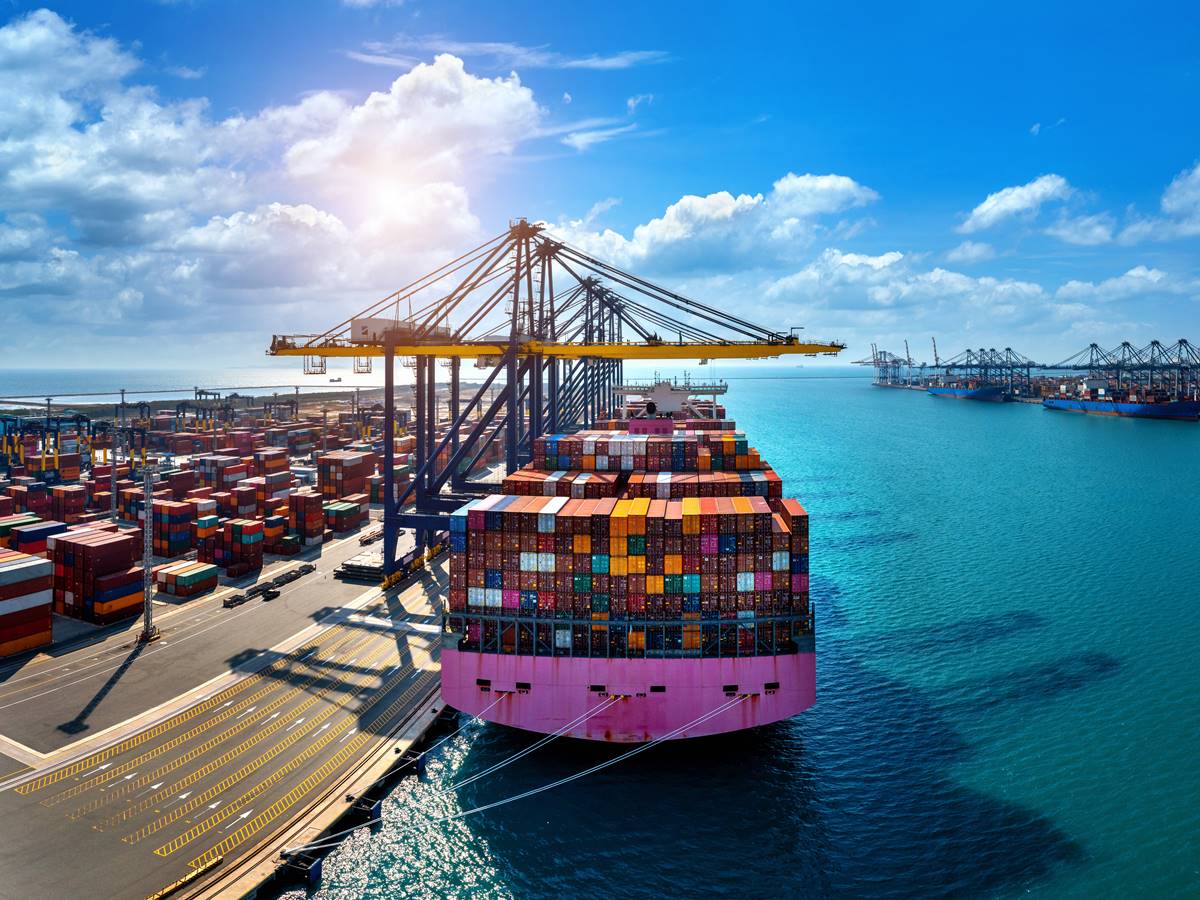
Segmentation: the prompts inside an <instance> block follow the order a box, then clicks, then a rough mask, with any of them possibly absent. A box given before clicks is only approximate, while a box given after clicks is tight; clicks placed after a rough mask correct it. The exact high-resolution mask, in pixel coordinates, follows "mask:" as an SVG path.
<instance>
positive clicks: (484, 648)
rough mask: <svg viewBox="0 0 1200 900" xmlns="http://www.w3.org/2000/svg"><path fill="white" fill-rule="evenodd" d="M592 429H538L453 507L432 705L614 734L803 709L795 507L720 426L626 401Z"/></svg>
mask: <svg viewBox="0 0 1200 900" xmlns="http://www.w3.org/2000/svg"><path fill="white" fill-rule="evenodd" d="M693 408H694V407H693ZM651 409H653V407H651ZM660 409H661V407H660ZM710 409H711V410H712V411H713V412H720V408H719V407H717V406H716V405H715V403H714V404H713V405H712V406H711V407H710ZM601 425H603V426H607V427H606V428H604V429H603V430H594V431H582V432H579V433H576V434H572V435H550V436H547V437H544V438H539V439H538V440H537V441H535V446H534V453H533V461H532V462H531V463H530V464H529V465H528V466H526V467H525V468H524V469H521V470H519V471H517V472H516V473H514V474H513V475H510V476H509V477H508V478H507V479H506V480H505V483H504V492H503V493H501V494H495V495H492V496H489V497H486V498H483V499H481V500H473V501H471V502H470V503H468V504H467V505H466V506H465V507H463V508H461V509H459V510H458V511H457V512H456V513H455V514H454V516H453V517H452V519H451V526H452V527H451V532H450V545H451V547H450V549H451V556H450V593H449V602H448V611H447V614H446V617H445V634H444V641H443V649H442V654H441V667H442V696H443V698H444V699H445V701H446V702H447V703H449V704H450V705H452V706H454V707H456V708H457V709H459V710H461V711H463V712H465V713H468V714H471V715H474V716H478V717H480V718H482V719H484V720H486V721H489V722H495V723H499V724H503V725H509V726H512V727H515V728H521V729H525V730H528V731H533V732H538V733H542V734H556V735H561V736H569V737H575V738H585V739H590V740H597V741H612V742H620V743H640V742H647V741H653V740H662V739H672V740H673V739H680V738H689V737H699V736H703V735H712V734H719V733H723V732H730V731H738V730H741V729H746V728H753V727H755V726H759V725H765V724H768V723H771V722H776V721H779V720H781V719H786V718H789V717H791V716H794V715H797V714H798V713H800V712H802V711H804V710H805V709H807V708H808V707H809V706H811V705H812V704H813V702H814V701H815V699H816V654H815V644H814V634H813V617H812V610H811V606H810V603H809V592H808V588H809V584H808V582H809V573H808V514H807V513H806V512H805V510H804V508H803V507H802V506H801V505H800V503H799V502H797V501H796V500H792V499H784V498H783V484H782V481H781V480H780V478H779V476H778V475H776V474H775V472H774V471H772V470H771V469H770V467H769V466H767V465H766V464H765V463H764V462H763V461H761V460H760V459H759V457H758V454H757V452H756V451H754V450H753V449H751V448H749V447H748V446H747V444H746V438H745V436H744V435H743V434H742V433H741V432H738V431H735V430H733V429H734V423H733V422H730V421H724V420H718V419H703V420H700V419H680V420H674V421H673V420H672V419H671V418H667V417H665V416H664V415H663V414H662V413H659V414H658V415H656V416H652V417H645V415H644V411H643V416H642V417H639V418H632V419H629V420H616V421H609V422H607V423H601Z"/></svg>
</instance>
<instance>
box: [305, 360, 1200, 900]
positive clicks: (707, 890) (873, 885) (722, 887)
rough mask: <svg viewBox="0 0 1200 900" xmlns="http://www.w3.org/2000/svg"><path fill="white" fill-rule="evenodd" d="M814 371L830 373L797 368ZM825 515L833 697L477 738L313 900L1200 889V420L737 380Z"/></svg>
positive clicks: (803, 492) (361, 841)
mask: <svg viewBox="0 0 1200 900" xmlns="http://www.w3.org/2000/svg"><path fill="white" fill-rule="evenodd" d="M797 374H805V375H808V374H809V373H808V372H807V371H806V372H804V373H797ZM727 405H728V408H729V415H730V416H731V417H733V418H736V419H737V420H738V422H739V425H741V426H742V427H744V428H745V429H746V430H747V432H748V433H749V435H750V437H751V443H752V444H753V445H755V446H757V447H758V448H759V450H760V451H761V452H762V454H763V455H764V457H765V458H766V459H767V460H769V461H770V463H771V464H772V465H773V466H774V467H775V468H776V469H777V470H778V471H779V472H780V474H781V475H782V476H783V478H784V481H785V485H786V488H787V492H788V493H789V494H791V495H793V496H796V497H798V498H799V499H800V500H801V501H802V502H803V503H804V504H805V506H806V507H807V508H808V509H809V511H810V514H811V517H812V571H813V573H814V575H813V596H814V601H815V605H816V608H817V623H818V637H817V647H818V701H817V704H816V706H814V707H813V708H812V709H810V710H809V711H808V712H806V713H804V714H803V715H802V716H799V717H797V718H795V719H793V720H791V721H788V722H784V723H780V724H777V725H774V726H770V727H767V728H763V729H759V730H757V731H754V732H747V733H742V734H736V735H730V736H724V737H719V738H712V739H705V740H701V741H694V742H684V743H675V744H668V745H664V746H661V747H656V748H654V749H652V750H650V751H649V752H647V753H644V754H642V755H640V756H638V757H636V758H634V759H631V760H629V761H627V762H623V763H620V764H618V765H616V766H613V767H611V768H609V769H605V770H604V771H602V772H600V773H597V774H595V775H593V776H590V777H589V778H587V779H585V780H582V781H578V782H575V783H572V784H570V785H567V786H565V787H563V788H560V789H558V790H555V791H552V792H548V793H545V794H541V795H539V796H537V797H533V798H531V799H529V800H525V801H521V802H518V803H513V804H510V805H507V806H504V807H500V808H498V809H495V810H492V811H489V812H485V813H482V814H479V815H476V816H471V817H469V818H465V819H461V820H458V821H453V822H449V823H442V824H433V825H431V824H428V820H429V819H430V818H433V817H437V816H444V815H447V814H450V813H453V812H455V811H458V810H461V809H467V808H471V807H474V806H478V805H480V804H484V803H488V802H490V801H493V800H497V799H500V798H503V797H507V796H510V795H513V794H516V793H519V792H521V791H523V790H527V789H530V788H533V787H537V786H539V785H542V784H545V783H547V782H549V781H552V780H554V779H556V778H559V777H562V776H565V775H567V774H570V773H572V772H575V771H578V770H580V769H583V768H586V767H587V766H588V765H590V764H594V763H595V762H597V761H599V760H602V759H606V758H611V757H612V756H613V755H615V754H616V753H617V752H618V751H616V750H614V749H612V748H608V747H603V746H596V745H592V744H586V743H575V742H568V741H558V742H555V743H553V744H551V745H550V746H548V747H546V748H544V749H542V750H539V751H537V752H536V753H534V754H532V755H530V756H528V757H526V758H524V759H522V760H520V761H519V762H517V763H515V764H513V765H512V766H510V767H509V768H507V769H505V770H503V771H502V772H499V773H497V774H495V775H494V776H492V777H488V778H484V779H482V780H481V781H479V782H477V783H475V784H473V785H471V786H469V787H468V788H466V789H464V790H462V791H461V792H460V793H459V795H458V796H454V795H452V794H448V793H439V786H440V785H445V784H447V783H449V781H451V780H452V779H456V778H461V777H462V776H465V775H468V774H471V773H473V772H477V771H479V770H481V769H483V768H485V767H487V766H489V765H491V764H493V763H495V762H498V761H499V760H501V759H504V758H505V757H507V756H509V755H510V754H512V753H513V752H515V751H516V750H518V749H520V748H521V747H524V746H527V745H528V744H529V743H531V742H532V738H531V737H529V736H527V735H524V734H521V733H519V732H513V731H508V730H505V729H503V728H499V727H495V726H490V725H482V724H479V723H472V724H470V725H468V726H467V727H466V728H465V729H464V731H463V732H462V733H461V734H459V735H458V736H456V737H455V738H453V739H452V740H451V741H450V742H449V743H447V744H446V745H445V746H444V747H442V748H440V749H439V750H438V751H436V752H435V753H434V758H433V761H432V762H431V764H430V766H429V779H428V781H427V782H425V783H422V784H418V783H416V782H415V781H414V780H413V779H408V780H406V781H403V782H401V784H400V785H399V786H398V787H397V789H396V790H395V791H394V792H393V794H392V795H391V796H390V798H389V799H388V800H387V802H386V804H385V816H386V822H385V823H384V824H383V826H382V827H381V828H380V829H379V830H378V831H376V832H374V833H372V832H369V831H368V830H366V829H363V830H361V831H360V832H358V833H357V834H356V835H354V836H353V837H352V838H351V839H350V840H349V841H348V842H347V843H346V844H345V845H344V846H343V847H341V848H340V849H338V850H336V851H335V852H333V854H332V855H331V856H330V858H329V859H328V860H327V862H326V865H325V881H324V886H323V888H322V890H321V892H320V896H325V897H338V898H341V897H358V896H368V897H390V896H399V895H411V896H445V895H454V894H458V895H465V894H468V893H470V894H473V895H483V896H510V895H511V896H522V897H529V896H550V895H567V896H571V895H587V896H598V895H611V896H645V897H650V896H659V895H663V894H671V893H674V894H677V895H683V896H693V895H718V894H725V895H729V894H732V895H741V896H744V895H753V896H770V895H781V894H782V895H802V896H922V897H929V896H939V895H952V896H988V897H993V896H994V897H1013V896H1017V895H1024V894H1028V893H1032V894H1034V895H1037V896H1047V897H1080V898H1084V897H1089V898H1090V897H1096V896H1132V895H1136V896H1155V897H1182V896H1195V895H1197V894H1198V893H1200V813H1198V802H1200V767H1198V766H1197V759H1198V758H1200V699H1198V698H1197V690H1198V689H1200V666H1197V663H1196V660H1197V657H1198V651H1197V645H1198V643H1200V517H1197V514H1196V501H1197V498H1200V466H1198V463H1200V426H1198V425H1195V424H1183V423H1170V422H1139V421H1130V420H1115V419H1108V418H1100V417H1091V416H1082V415H1073V414H1067V413H1054V412H1048V411H1044V410H1042V409H1041V408H1040V407H1036V406H1027V405H1023V404H1010V405H1003V406H1001V405H994V404H980V403H972V402H969V401H953V400H936V399H933V398H931V397H928V396H927V395H925V394H921V393H916V392H907V391H898V390H887V389H879V388H873V387H871V386H870V384H869V382H868V381H865V380H862V379H848V378H814V377H803V378H792V379H787V380H784V379H777V378H776V379H761V380H755V379H750V378H741V377H739V378H734V379H731V380H730V389H729V394H728V397H727Z"/></svg>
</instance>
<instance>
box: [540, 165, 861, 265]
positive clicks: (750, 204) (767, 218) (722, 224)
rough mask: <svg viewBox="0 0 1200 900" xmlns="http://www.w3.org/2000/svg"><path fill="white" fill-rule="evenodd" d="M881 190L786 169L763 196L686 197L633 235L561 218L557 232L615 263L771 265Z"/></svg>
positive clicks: (790, 256) (840, 178)
mask: <svg viewBox="0 0 1200 900" xmlns="http://www.w3.org/2000/svg"><path fill="white" fill-rule="evenodd" d="M878 198H879V195H878V194H877V193H875V191H873V190H871V188H869V187H867V186H865V185H862V184H859V183H858V182H857V181H855V180H854V179H853V178H849V177H847V176H845V175H811V174H805V175H795V174H793V173H790V172H789V173H788V174H787V175H785V176H784V177H783V178H780V179H779V180H778V181H776V182H775V183H774V185H773V186H772V189H771V191H770V192H769V193H768V194H766V195H763V194H738V195H736V196H735V195H733V194H731V193H730V192H728V191H717V192H715V193H712V194H708V195H706V196H703V197H701V196H697V195H690V194H689V195H687V196H684V197H681V198H680V199H679V200H677V201H675V202H674V203H672V204H671V205H670V206H668V207H667V208H666V210H665V211H664V212H663V214H662V215H661V216H659V217H656V218H653V219H651V220H650V221H648V222H646V223H644V224H641V225H638V226H637V227H635V228H634V229H633V233H632V235H631V236H629V237H626V236H625V235H623V234H621V233H619V232H617V231H614V230H612V229H604V230H603V231H600V232H596V231H593V230H591V229H590V228H589V223H588V222H585V221H582V220H577V221H567V222H560V223H559V224H558V225H557V226H555V229H554V230H555V231H556V232H557V233H559V234H561V235H562V236H563V237H564V238H565V239H567V240H569V241H571V242H573V243H575V244H578V245H580V246H582V247H584V248H585V249H587V250H589V251H590V252H594V253H596V254H597V255H598V256H600V257H602V258H605V259H608V260H611V261H612V262H614V263H616V264H617V265H624V266H645V267H647V268H649V269H651V270H657V271H666V270H678V269H680V268H684V267H692V266H694V267H700V268H704V269H712V268H714V267H720V266H724V265H734V264H738V265H745V264H749V265H752V266H756V267H761V266H769V265H772V264H774V263H775V262H776V261H778V260H779V259H794V258H795V257H796V256H798V255H799V254H800V253H802V252H803V250H804V249H805V248H806V247H807V246H808V245H809V244H810V243H811V241H812V239H813V237H814V235H816V234H817V233H818V232H819V231H821V230H822V229H823V228H824V226H823V225H821V224H820V223H819V221H818V220H819V219H820V218H821V217H823V216H827V215H832V214H837V213H843V212H846V211H849V210H852V209H854V208H857V207H861V206H865V205H867V204H869V203H873V202H874V201H876V200H877V199H878Z"/></svg>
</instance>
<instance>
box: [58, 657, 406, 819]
mask: <svg viewBox="0 0 1200 900" xmlns="http://www.w3.org/2000/svg"><path fill="white" fill-rule="evenodd" d="M388 649H390V648H389V647H381V648H379V649H377V650H376V651H374V652H373V653H371V654H370V655H369V656H368V657H367V658H366V659H365V660H364V665H370V664H371V663H373V662H375V660H376V659H378V658H379V657H380V656H381V655H383V654H384V653H385V652H387V650H388ZM350 652H353V651H348V652H347V654H345V655H349V653H350ZM313 680H314V681H315V680H316V679H315V678H314V679H313ZM310 683H311V682H310ZM347 683H348V680H347V681H346V682H337V683H336V684H333V685H330V686H329V687H326V688H323V689H322V690H321V691H319V692H318V693H316V694H313V695H312V696H311V697H309V698H308V699H307V700H305V701H304V702H303V703H302V704H300V705H299V706H298V707H296V708H295V709H293V710H290V711H289V712H288V714H287V716H283V717H278V718H276V719H275V720H274V721H272V722H271V723H270V724H268V725H266V726H265V727H264V728H261V729H259V730H258V731H257V732H255V733H254V734H253V735H252V736H251V737H249V738H248V739H246V740H245V741H243V742H242V743H241V744H239V745H238V746H236V747H233V748H231V749H229V750H227V751H225V752H224V753H222V754H221V755H220V756H219V757H217V758H216V759H213V760H210V761H209V762H207V763H205V764H204V765H203V766H201V767H200V768H199V769H197V770H196V771H194V772H191V773H189V774H188V775H187V776H186V777H184V778H182V779H180V780H179V781H178V782H176V783H175V784H172V785H170V786H169V787H165V788H163V789H161V790H160V791H158V792H157V793H155V794H153V795H151V796H150V797H147V798H146V799H145V800H142V801H140V802H139V803H136V804H134V805H132V806H128V807H126V808H125V809H123V810H122V811H121V812H120V813H118V814H117V815H115V816H113V817H112V818H109V819H106V820H105V821H104V823H103V824H102V825H99V826H96V828H97V830H101V831H102V830H104V828H109V827H111V826H113V825H117V824H120V823H121V822H125V821H128V820H129V819H131V818H133V817H134V816H136V815H138V814H139V813H141V812H144V811H145V810H147V809H149V808H150V807H152V806H154V805H156V804H157V803H159V802H160V801H162V800H164V799H166V798H167V797H169V796H171V795H172V794H175V793H178V792H179V791H181V790H182V789H184V788H186V787H188V786H189V785H192V784H195V783H196V782H197V781H200V780H201V779H202V778H206V777H207V776H209V775H211V774H212V773H213V772H216V771H217V770H219V769H220V768H222V767H223V766H225V765H226V764H228V763H229V761H230V760H231V759H234V758H235V757H237V756H240V755H241V754H242V753H245V752H246V751H247V750H249V749H250V748H251V747H253V746H254V745H255V744H257V743H258V742H259V741H262V740H264V739H266V738H268V737H270V736H271V735H272V734H274V733H275V732H276V731H278V730H279V729H280V728H282V727H283V726H284V725H287V724H288V723H289V722H292V721H293V720H294V719H295V718H296V717H297V716H299V715H300V713H303V712H304V711H305V710H307V709H309V708H310V707H311V706H313V704H315V703H318V702H320V700H321V699H322V698H323V697H325V696H327V695H328V694H330V693H332V692H333V691H334V690H336V689H337V688H338V687H341V686H342V685H343V684H347ZM300 690H303V688H299V689H297V691H296V692H297V693H298V692H299V691H300ZM223 738H224V735H221V736H219V737H217V738H214V739H212V740H211V741H206V742H205V744H204V745H202V746H200V747H196V748H194V749H193V750H189V751H188V752H187V753H186V754H185V755H184V756H183V757H180V759H178V760H173V761H172V762H171V765H170V766H164V767H163V768H162V769H160V770H159V771H158V772H155V773H154V774H152V775H148V776H145V777H146V779H147V781H146V782H145V783H147V784H148V783H149V782H150V781H154V780H156V779H157V778H158V777H159V776H160V775H162V774H164V773H165V772H167V771H170V770H171V769H175V768H177V767H179V766H181V765H184V764H186V763H188V762H191V760H193V759H195V758H196V757H197V756H199V755H201V754H202V753H204V752H206V751H207V750H210V749H212V747H213V746H215V745H216V744H217V743H219V742H220V741H221V740H222V739H223ZM106 802H107V795H106V797H105V798H102V799H100V800H98V801H95V802H94V803H93V804H92V808H94V809H98V808H99V807H100V806H102V805H104V803H106ZM87 811H90V810H87ZM85 814H86V812H85V811H82V810H81V811H80V815H85ZM78 817H79V816H77V815H74V814H73V815H72V816H71V818H73V819H74V818H78Z"/></svg>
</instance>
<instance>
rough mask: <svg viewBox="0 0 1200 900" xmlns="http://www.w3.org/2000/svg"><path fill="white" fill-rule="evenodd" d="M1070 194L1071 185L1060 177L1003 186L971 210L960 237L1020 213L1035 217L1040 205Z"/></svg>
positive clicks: (1040, 177) (961, 228)
mask: <svg viewBox="0 0 1200 900" xmlns="http://www.w3.org/2000/svg"><path fill="white" fill-rule="evenodd" d="M1070 194H1071V186H1070V185H1069V184H1068V183H1067V180H1066V179H1065V178H1063V177H1062V176H1061V175H1053V174H1051V175H1041V176H1039V177H1038V178H1035V179H1034V180H1033V181H1031V182H1029V183H1028V184H1022V185H1017V186H1015V187H1006V188H1004V189H1003V190H999V191H996V192H995V193H994V194H988V195H987V197H986V198H984V201H983V202H982V203H980V204H979V205H978V206H976V207H975V208H974V209H973V210H971V214H970V215H969V216H967V219H966V221H965V222H963V223H962V224H961V225H960V226H959V227H958V231H959V232H960V233H961V234H971V233H973V232H976V231H981V230H983V229H985V228H991V227H992V226H993V225H996V224H998V223H1000V222H1003V221H1004V220H1005V219H1009V218H1012V217H1013V216H1019V215H1023V214H1036V213H1037V211H1038V210H1039V209H1040V208H1041V206H1042V204H1043V203H1047V202H1049V201H1052V200H1063V199H1066V198H1067V197H1068V196H1070Z"/></svg>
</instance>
